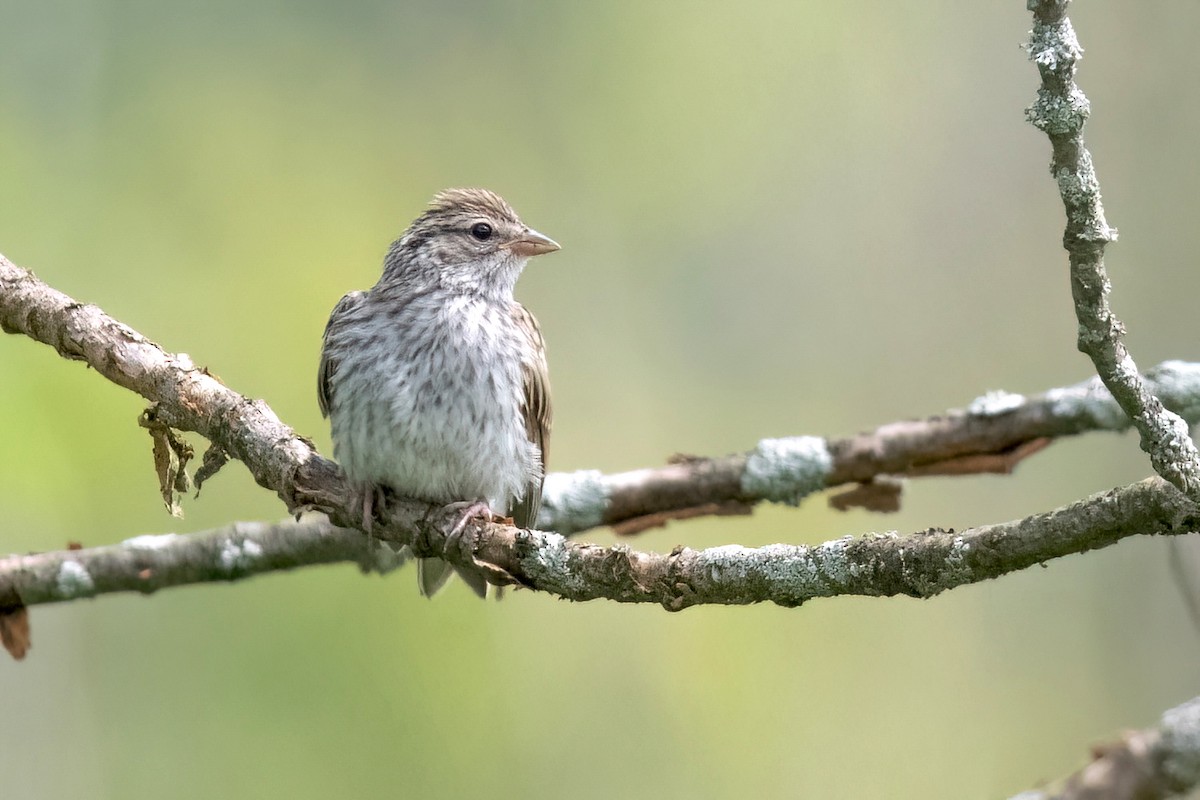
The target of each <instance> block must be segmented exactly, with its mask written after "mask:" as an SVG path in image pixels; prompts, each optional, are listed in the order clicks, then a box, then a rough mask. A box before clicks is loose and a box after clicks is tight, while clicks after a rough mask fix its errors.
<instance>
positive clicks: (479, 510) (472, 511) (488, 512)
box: [446, 500, 496, 543]
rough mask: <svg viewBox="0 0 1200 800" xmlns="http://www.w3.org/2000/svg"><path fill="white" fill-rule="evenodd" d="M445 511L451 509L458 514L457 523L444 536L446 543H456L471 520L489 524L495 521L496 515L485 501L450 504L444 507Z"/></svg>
mask: <svg viewBox="0 0 1200 800" xmlns="http://www.w3.org/2000/svg"><path fill="white" fill-rule="evenodd" d="M446 508H447V509H453V510H455V511H456V512H458V514H459V517H458V521H457V522H455V523H454V527H453V528H451V529H450V532H449V533H447V534H446V541H447V543H449V542H451V541H457V540H458V538H459V537H460V536H462V532H463V531H464V530H466V528H467V525H468V524H469V523H470V522H471V520H473V519H480V520H484V521H485V522H491V521H492V520H494V519H496V514H495V513H494V512H493V511H492V507H491V506H490V505H488V503H487V501H486V500H472V501H469V502H466V503H451V504H450V505H448V506H446Z"/></svg>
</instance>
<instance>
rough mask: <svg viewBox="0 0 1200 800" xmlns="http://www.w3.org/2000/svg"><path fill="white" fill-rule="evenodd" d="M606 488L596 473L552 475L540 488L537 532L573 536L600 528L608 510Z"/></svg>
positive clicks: (596, 471) (599, 474)
mask: <svg viewBox="0 0 1200 800" xmlns="http://www.w3.org/2000/svg"><path fill="white" fill-rule="evenodd" d="M608 492H609V490H608V486H607V484H606V483H605V480H604V475H603V474H602V473H601V472H599V471H598V470H594V469H589V470H580V471H579V472H552V473H550V474H549V475H547V476H546V483H545V485H544V486H543V487H542V510H541V513H539V514H538V518H537V526H538V528H539V529H540V530H552V531H558V532H559V533H567V534H569V533H574V532H576V531H582V530H587V529H588V528H594V527H596V526H597V525H600V524H602V523H603V521H604V512H605V510H606V509H607V508H608Z"/></svg>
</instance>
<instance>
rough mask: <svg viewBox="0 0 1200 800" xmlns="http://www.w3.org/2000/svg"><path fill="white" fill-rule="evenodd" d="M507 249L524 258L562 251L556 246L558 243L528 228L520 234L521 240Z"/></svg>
mask: <svg viewBox="0 0 1200 800" xmlns="http://www.w3.org/2000/svg"><path fill="white" fill-rule="evenodd" d="M508 247H509V249H510V250H512V251H513V252H514V253H516V254H517V255H519V256H524V257H526V258H528V257H530V256H537V255H541V254H542V253H553V252H554V251H555V250H561V249H562V248H560V247H559V246H558V242H556V241H554V240H553V239H551V238H550V237H549V236H543V235H542V234H540V233H538V232H537V231H535V230H532V229H530V228H526V229H525V232H524V233H522V234H521V238H519V239H517V240H516V241H514V242H513V243H512V244H510V245H509V246H508Z"/></svg>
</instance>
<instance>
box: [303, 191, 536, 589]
mask: <svg viewBox="0 0 1200 800" xmlns="http://www.w3.org/2000/svg"><path fill="white" fill-rule="evenodd" d="M558 249H559V246H558V244H557V243H555V242H554V241H553V240H552V239H549V238H547V237H546V236H543V235H542V234H540V233H538V232H537V231H534V230H531V229H530V228H529V227H528V226H526V225H525V224H524V223H522V222H521V220H520V219H519V218H518V217H517V215H516V212H514V211H513V210H512V208H511V207H510V206H509V205H508V203H506V202H504V200H503V199H501V198H500V196H499V195H496V194H494V193H492V192H489V191H487V190H485V189H449V190H446V191H444V192H441V193H439V194H438V195H437V196H436V197H434V199H433V202H432V203H431V204H430V206H429V208H428V209H427V210H426V211H425V213H423V214H421V216H419V217H417V219H416V220H414V221H413V223H412V225H411V226H409V228H408V230H407V231H405V232H404V234H403V235H402V236H401V237H400V238H399V239H397V240H396V241H395V242H394V243H393V244H392V246H391V248H390V249H389V250H388V254H387V257H386V258H385V259H384V262H383V275H382V277H380V279H379V282H378V283H376V284H375V286H374V288H372V289H368V290H367V291H361V292H351V293H350V294H348V295H346V296H345V297H343V298H342V299H341V301H339V302H338V304H337V306H336V307H335V308H334V309H333V313H332V314H331V315H330V317H329V323H328V324H327V325H326V327H325V337H324V343H323V346H322V349H321V365H320V370H319V375H318V380H317V395H318V401H319V402H320V406H321V413H322V414H323V415H325V416H328V417H329V418H330V424H331V427H332V431H333V442H334V457H335V458H336V459H337V460H338V461H339V462H340V463H341V465H342V468H343V469H344V470H345V471H346V476H347V477H348V478H349V479H350V481H351V482H352V483H353V484H354V485H355V486H356V487H357V488H358V489H360V490H361V491H362V492H363V522H364V525H365V526H366V527H368V529H369V526H370V524H371V520H372V518H373V503H374V497H375V492H376V490H377V488H379V487H386V488H388V489H391V490H392V491H394V492H395V493H396V494H398V495H401V496H405V497H411V498H415V499H419V500H426V501H429V502H433V503H442V504H449V503H453V502H455V501H466V502H465V503H463V505H464V508H463V514H462V517H461V518H460V520H459V522H458V525H457V526H456V528H455V533H457V532H461V530H462V529H463V527H464V526H465V525H466V523H467V522H468V521H469V520H470V519H471V518H472V517H475V516H480V515H482V514H485V513H487V514H490V513H491V512H493V511H500V512H502V513H507V514H509V515H510V516H512V518H513V521H514V522H515V523H516V525H517V526H519V527H522V528H525V527H529V526H531V525H533V524H534V523H535V522H536V519H537V512H538V508H539V506H540V505H541V494H542V479H543V476H544V474H545V473H544V466H545V462H546V443H547V438H548V436H549V432H550V386H549V383H548V379H547V374H546V355H545V347H544V345H543V343H542V335H541V332H540V331H539V330H538V325H537V321H536V320H535V319H534V318H533V315H532V314H530V313H529V311H528V310H526V308H525V307H524V306H522V305H521V304H520V303H518V302H516V300H514V299H513V286H514V285H515V284H516V282H517V277H518V276H519V275H520V274H521V270H522V268H524V266H525V263H526V262H527V261H528V260H529V258H530V257H531V256H535V255H539V254H541V253H549V252H552V251H554V250H558ZM417 575H418V582H419V584H420V588H421V593H422V594H424V595H426V596H430V595H432V594H433V593H434V592H436V591H437V590H438V589H439V588H440V587H441V586H442V585H443V584H444V583H445V582H446V579H447V578H448V577H449V575H450V567H449V565H448V564H447V563H446V562H444V561H442V560H441V559H436V558H434V559H420V560H419V561H418V572H417ZM463 577H464V579H465V580H466V581H467V582H468V583H469V584H470V585H471V588H472V589H474V590H475V591H476V593H478V594H479V595H480V596H483V595H484V594H485V592H486V583H485V582H484V581H483V580H482V578H481V577H480V576H478V575H477V574H467V573H463Z"/></svg>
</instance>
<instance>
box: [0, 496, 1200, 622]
mask: <svg viewBox="0 0 1200 800" xmlns="http://www.w3.org/2000/svg"><path fill="white" fill-rule="evenodd" d="M389 511H394V509H389ZM410 512H411V510H407V511H401V512H400V513H398V514H394V515H393V517H395V518H404V517H405V516H406V515H407V514H408V513H410ZM454 519H455V514H454V512H452V511H451V512H445V511H442V510H438V511H436V512H434V513H433V515H432V517H431V519H430V520H429V521H428V522H422V523H420V524H418V525H417V526H416V530H415V531H414V530H413V529H412V528H410V527H407V525H408V524H409V523H408V522H407V520H406V522H405V524H404V525H400V526H398V525H397V524H396V523H394V522H393V523H392V524H390V525H389V526H387V527H386V528H385V529H384V530H382V531H380V530H378V528H377V533H379V534H380V535H381V537H382V538H385V539H388V540H391V541H393V542H395V543H397V544H400V543H403V544H408V545H411V546H413V547H414V549H416V550H417V552H418V555H426V554H434V553H437V554H439V555H443V556H445V557H446V558H447V559H448V560H450V561H451V562H453V563H455V564H461V565H472V566H474V567H475V568H477V569H480V570H482V571H484V572H485V573H487V574H488V575H489V576H490V577H491V578H492V580H493V582H494V583H501V584H503V583H508V584H516V585H519V586H526V587H532V588H537V589H542V590H544V591H548V592H551V593H553V594H556V595H558V596H560V597H563V598H565V599H568V600H595V599H601V598H606V599H610V600H616V601H618V602H624V603H657V604H659V605H661V606H663V607H664V608H666V609H668V610H671V611H678V610H681V609H684V608H687V607H689V606H694V605H701V604H719V605H745V604H749V603H761V602H771V603H776V604H778V605H781V606H788V607H792V606H798V605H800V604H801V603H804V602H805V601H807V600H811V599H813V598H816V597H836V596H839V595H862V596H869V597H881V596H893V595H906V596H908V597H918V598H928V597H933V596H935V595H937V594H940V593H941V592H944V591H946V590H947V589H952V588H955V587H957V586H962V585H964V584H968V583H978V582H979V581H983V580H987V579H989V578H996V577H999V576H1001V575H1004V574H1006V573H1009V572H1014V571H1016V570H1020V569H1024V568H1026V567H1030V566H1033V565H1035V564H1041V563H1044V562H1046V561H1049V560H1051V559H1054V558H1058V557H1061V556H1065V555H1070V554H1072V553H1083V552H1086V551H1088V550H1094V549H1097V548H1100V547H1105V546H1107V545H1110V544H1113V543H1114V542H1116V541H1118V540H1120V539H1122V538H1125V537H1127V536H1133V535H1139V534H1183V533H1190V532H1193V531H1196V530H1200V513H1197V511H1196V509H1195V507H1194V506H1193V505H1192V504H1191V503H1190V502H1189V501H1188V500H1187V498H1185V497H1183V496H1182V495H1180V494H1179V493H1178V492H1177V491H1175V490H1174V489H1173V488H1172V487H1171V486H1170V485H1169V484H1167V483H1166V482H1164V481H1163V480H1161V479H1160V478H1149V479H1147V480H1144V481H1142V482H1140V483H1135V484H1133V485H1131V486H1127V487H1124V488H1121V489H1114V490H1111V491H1109V492H1105V493H1103V494H1098V495H1095V496H1093V497H1090V498H1087V499H1085V500H1080V501H1078V502H1075V503H1072V504H1070V505H1068V506H1065V507H1063V508H1060V509H1057V510H1055V511H1051V512H1049V513H1044V514H1036V515H1034V516H1030V517H1026V518H1025V519H1021V520H1016V521H1014V522H1006V523H1002V524H998V525H986V526H982V527H978V528H969V529H967V530H963V531H958V532H955V531H952V530H949V531H947V530H937V529H930V530H927V531H923V532H920V533H912V534H908V535H904V536H901V535H898V534H896V533H882V534H876V533H872V534H867V535H865V536H862V537H859V538H852V537H844V538H840V539H833V540H831V541H828V542H825V543H824V544H820V545H815V546H805V545H784V544H775V545H769V546H767V547H759V548H748V547H740V546H737V545H727V546H724V547H714V548H709V549H706V550H692V549H689V548H686V547H678V548H676V549H674V550H672V551H671V552H670V553H667V554H659V553H641V552H635V551H633V550H631V549H629V548H628V547H625V546H622V545H618V546H615V547H599V546H596V545H590V544H581V543H575V542H571V541H569V540H567V539H566V538H565V537H563V536H561V535H559V534H556V533H543V532H540V531H525V530H520V529H517V528H513V527H509V526H505V525H497V524H480V525H478V526H473V527H472V528H470V529H469V533H468V534H467V535H466V536H464V537H462V538H461V539H458V540H451V541H450V542H449V543H448V542H447V540H446V538H445V535H444V533H443V531H444V530H445V529H446V527H448V526H450V525H452V524H453V521H454ZM365 541H366V540H364V539H363V537H362V536H361V535H359V534H358V533H357V532H352V531H346V530H342V529H338V528H336V527H334V526H333V525H331V524H330V523H329V522H328V521H327V520H326V519H324V518H310V519H306V520H304V521H303V522H300V523H293V522H285V523H279V524H276V525H267V524H257V523H252V524H246V523H241V524H237V525H232V526H229V527H226V528H222V529H219V530H215V531H211V532H207V533H201V534H193V535H190V536H177V535H175V534H166V535H162V536H139V537H136V538H133V539H129V540H127V541H125V542H122V543H120V544H116V545H110V546H107V547H95V548H88V549H83V550H66V551H61V552H55V553H39V554H34V555H28V556H10V557H8V558H6V559H0V598H6V597H8V598H13V597H15V598H19V599H20V600H21V601H23V603H24V604H25V605H33V604H36V603H54V602H60V601H65V600H74V599H78V598H81V597H93V596H95V595H98V594H104V593H109V592H123V591H136V592H143V593H149V592H153V591H155V590H157V589H160V588H164V587H169V586H181V585H185V584H190V583H203V582H210V581H233V580H239V579H242V578H246V577H250V576H252V575H257V574H261V573H264V572H270V571H274V570H280V569H291V568H294V567H298V566H303V565H306V564H325V563H332V562H337V561H355V562H357V563H359V564H360V565H362V566H363V567H364V569H367V568H373V569H380V570H386V569H390V568H392V567H395V566H398V564H399V563H400V559H398V558H397V557H396V556H394V555H391V554H390V553H389V551H388V550H387V548H386V547H377V548H376V549H375V550H374V551H368V549H367V547H366V546H365ZM0 605H3V603H0Z"/></svg>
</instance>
